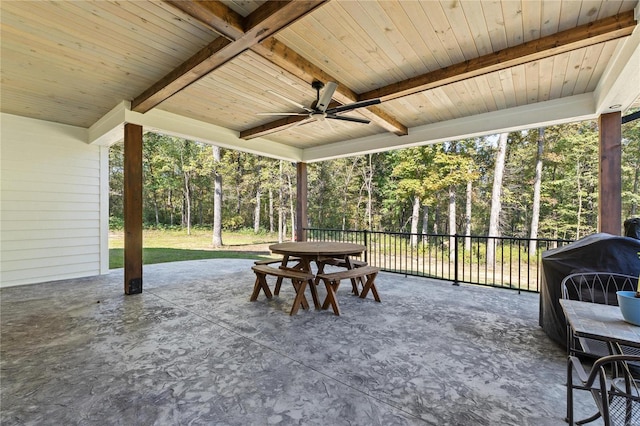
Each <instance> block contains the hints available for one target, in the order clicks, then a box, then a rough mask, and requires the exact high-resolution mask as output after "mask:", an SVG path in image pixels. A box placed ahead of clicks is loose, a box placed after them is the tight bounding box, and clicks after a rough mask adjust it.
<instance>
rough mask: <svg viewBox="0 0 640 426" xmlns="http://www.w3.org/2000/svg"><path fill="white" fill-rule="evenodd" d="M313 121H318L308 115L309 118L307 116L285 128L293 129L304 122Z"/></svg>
mask: <svg viewBox="0 0 640 426" xmlns="http://www.w3.org/2000/svg"><path fill="white" fill-rule="evenodd" d="M312 121H316V119H315V118H314V117H308V118H305V119H304V120H300V121H296V122H295V123H293V124H292V125H291V126H289V127H286V128H284V129H283V130H291V129H293V128H294V127H298V126H302V125H303V124H307V123H311V122H312Z"/></svg>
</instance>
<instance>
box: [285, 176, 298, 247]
mask: <svg viewBox="0 0 640 426" xmlns="http://www.w3.org/2000/svg"><path fill="white" fill-rule="evenodd" d="M287 184H288V185H289V213H290V215H291V241H295V240H296V208H295V205H294V202H293V196H292V194H293V184H292V183H291V177H290V176H289V175H287Z"/></svg>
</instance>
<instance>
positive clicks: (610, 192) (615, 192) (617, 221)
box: [598, 112, 622, 235]
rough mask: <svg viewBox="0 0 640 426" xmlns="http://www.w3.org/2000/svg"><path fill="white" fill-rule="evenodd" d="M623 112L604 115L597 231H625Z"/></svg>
mask: <svg viewBox="0 0 640 426" xmlns="http://www.w3.org/2000/svg"><path fill="white" fill-rule="evenodd" d="M621 119H622V117H621V113H620V112H613V113H610V114H602V115H601V116H600V118H599V123H598V128H599V130H600V170H599V172H600V174H599V178H598V192H599V197H598V231H599V232H607V233H609V234H613V235H621V233H622V121H621Z"/></svg>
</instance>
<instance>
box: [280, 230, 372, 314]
mask: <svg viewBox="0 0 640 426" xmlns="http://www.w3.org/2000/svg"><path fill="white" fill-rule="evenodd" d="M269 250H271V252H272V253H275V254H281V255H282V262H281V264H280V268H289V266H288V263H289V261H290V259H291V258H293V259H297V260H298V263H297V264H296V265H295V266H293V269H299V270H300V271H303V272H307V273H313V271H312V269H311V262H315V263H316V265H317V268H318V270H317V275H321V274H323V272H324V265H325V261H328V260H331V259H340V260H342V261H343V263H342V266H344V267H345V268H347V269H348V270H349V269H353V268H354V267H355V265H354V259H352V256H359V255H361V254H362V253H363V252H364V251H365V250H366V247H365V246H364V245H362V244H355V243H343V242H331V241H301V242H287V243H279V244H273V245H271V246H269ZM317 275H316V279H315V281H314V284H316V285H317V284H318V281H319V279H318V278H317ZM282 279H283V278H282V277H278V280H277V282H276V289H275V293H276V294H278V292H279V290H280V286H281V284H282ZM352 285H353V287H354V292H356V294H357V287H356V282H355V279H353V280H352ZM300 289H301V290H302V291H304V287H303V286H301V287H300ZM296 290H298V289H296ZM311 294H312V296H313V299H314V300H313V301H314V304H315V307H316V309H318V308H319V307H320V306H319V304H318V302H317V295H316V289H315V285H314V286H311ZM296 301H300V302H297V303H303V302H304V301H305V298H304V295H303V294H297V295H296ZM329 302H331V305H332V306H333V308H334V312H336V314H339V311H338V308H337V302H335V294H334V287H331V286H327V300H325V303H323V306H322V307H323V308H324V309H327V307H328V304H329ZM294 303H296V302H294Z"/></svg>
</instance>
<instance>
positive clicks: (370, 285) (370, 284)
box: [360, 273, 380, 302]
mask: <svg viewBox="0 0 640 426" xmlns="http://www.w3.org/2000/svg"><path fill="white" fill-rule="evenodd" d="M376 275H378V274H377V273H376V274H369V275H367V282H366V283H365V285H364V287H363V288H362V293H361V294H360V298H361V299H364V298H365V297H367V293H369V290H371V293H372V294H373V298H374V299H375V301H376V302H380V296H378V290H377V289H376V285H375V279H376Z"/></svg>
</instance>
